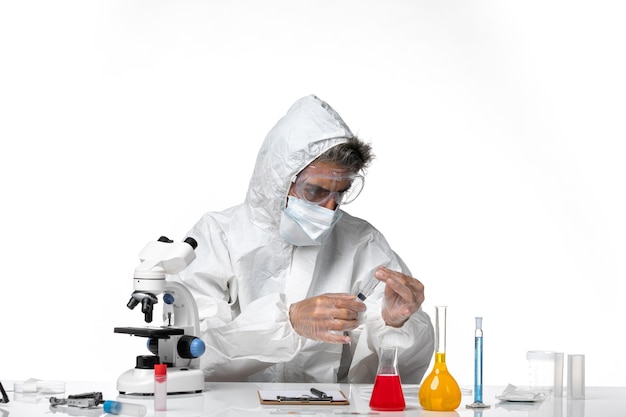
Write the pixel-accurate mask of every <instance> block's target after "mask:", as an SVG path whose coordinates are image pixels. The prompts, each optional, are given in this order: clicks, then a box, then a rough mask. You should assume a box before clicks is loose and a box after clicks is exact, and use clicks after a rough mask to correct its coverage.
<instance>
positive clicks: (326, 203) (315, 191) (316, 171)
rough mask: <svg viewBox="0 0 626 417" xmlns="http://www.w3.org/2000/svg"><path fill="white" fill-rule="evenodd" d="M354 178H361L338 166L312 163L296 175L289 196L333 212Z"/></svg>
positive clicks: (360, 179) (326, 163)
mask: <svg viewBox="0 0 626 417" xmlns="http://www.w3.org/2000/svg"><path fill="white" fill-rule="evenodd" d="M355 178H359V181H362V177H359V176H355V175H354V174H353V173H351V172H350V170H348V169H346V168H342V167H340V166H339V165H336V164H330V163H328V162H314V163H312V164H311V165H309V166H308V167H306V168H305V169H304V170H302V172H300V174H298V177H297V178H296V181H295V182H293V183H292V184H291V188H290V189H289V195H292V196H295V197H298V198H300V199H302V200H305V201H307V202H309V203H312V204H317V205H319V206H322V207H325V208H327V209H329V210H335V209H336V208H337V207H338V206H339V204H340V202H342V200H343V199H344V197H345V193H346V191H348V190H349V189H350V187H351V186H352V183H353V181H354V180H355ZM359 191H360V189H359ZM357 195H358V193H357ZM355 197H356V196H355Z"/></svg>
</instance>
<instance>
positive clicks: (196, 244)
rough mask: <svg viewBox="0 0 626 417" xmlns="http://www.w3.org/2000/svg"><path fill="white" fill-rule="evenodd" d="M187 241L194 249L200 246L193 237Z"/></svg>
mask: <svg viewBox="0 0 626 417" xmlns="http://www.w3.org/2000/svg"><path fill="white" fill-rule="evenodd" d="M185 243H187V244H189V246H191V247H192V248H193V250H196V248H197V247H198V242H197V241H196V239H194V238H192V237H188V238H186V239H185Z"/></svg>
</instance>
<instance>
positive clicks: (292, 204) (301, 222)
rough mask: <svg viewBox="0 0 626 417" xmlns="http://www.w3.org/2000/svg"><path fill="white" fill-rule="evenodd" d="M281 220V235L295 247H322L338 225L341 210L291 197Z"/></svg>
mask: <svg viewBox="0 0 626 417" xmlns="http://www.w3.org/2000/svg"><path fill="white" fill-rule="evenodd" d="M288 198H289V203H288V204H287V207H285V210H283V214H282V216H281V219H280V230H279V232H280V235H281V236H282V237H283V239H285V240H286V241H287V242H289V243H291V244H292V245H295V246H313V245H321V244H322V243H324V242H325V241H326V239H327V238H328V236H329V235H330V232H331V231H332V230H333V227H335V225H336V224H337V222H338V221H339V219H340V218H341V215H342V214H343V213H342V212H341V210H329V209H327V208H325V207H322V206H318V205H316V204H311V203H307V202H306V201H304V200H300V199H299V198H296V197H293V196H289V197H288Z"/></svg>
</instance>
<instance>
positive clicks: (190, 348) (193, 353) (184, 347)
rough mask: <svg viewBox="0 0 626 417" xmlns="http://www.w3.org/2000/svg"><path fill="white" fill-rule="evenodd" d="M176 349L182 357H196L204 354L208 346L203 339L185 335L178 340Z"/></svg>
mask: <svg viewBox="0 0 626 417" xmlns="http://www.w3.org/2000/svg"><path fill="white" fill-rule="evenodd" d="M176 349H177V351H178V354H179V355H180V357H181V358H185V359H194V358H199V357H200V356H202V354H203V353H204V351H205V350H206V346H205V344H204V342H203V341H202V339H200V338H198V337H195V336H189V335H185V336H182V337H181V338H180V339H179V340H178V344H177V345H176Z"/></svg>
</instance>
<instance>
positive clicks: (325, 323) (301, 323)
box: [289, 294, 366, 343]
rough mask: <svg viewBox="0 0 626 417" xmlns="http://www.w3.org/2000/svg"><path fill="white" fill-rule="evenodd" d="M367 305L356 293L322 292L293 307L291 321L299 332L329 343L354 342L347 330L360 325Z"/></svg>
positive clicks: (290, 313)
mask: <svg viewBox="0 0 626 417" xmlns="http://www.w3.org/2000/svg"><path fill="white" fill-rule="evenodd" d="M365 309H366V307H365V304H363V303H362V302H361V301H358V300H357V299H356V296H354V295H352V294H322V295H318V296H315V297H311V298H307V299H304V300H302V301H300V302H297V303H294V304H292V305H291V306H290V307H289V320H290V321H291V325H292V326H293V328H294V330H295V331H296V333H298V334H299V335H300V336H304V337H308V338H309V339H314V340H321V341H323V342H329V343H350V336H348V335H346V334H344V331H347V330H353V329H356V328H357V327H358V326H359V321H358V316H359V312H362V311H365Z"/></svg>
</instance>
